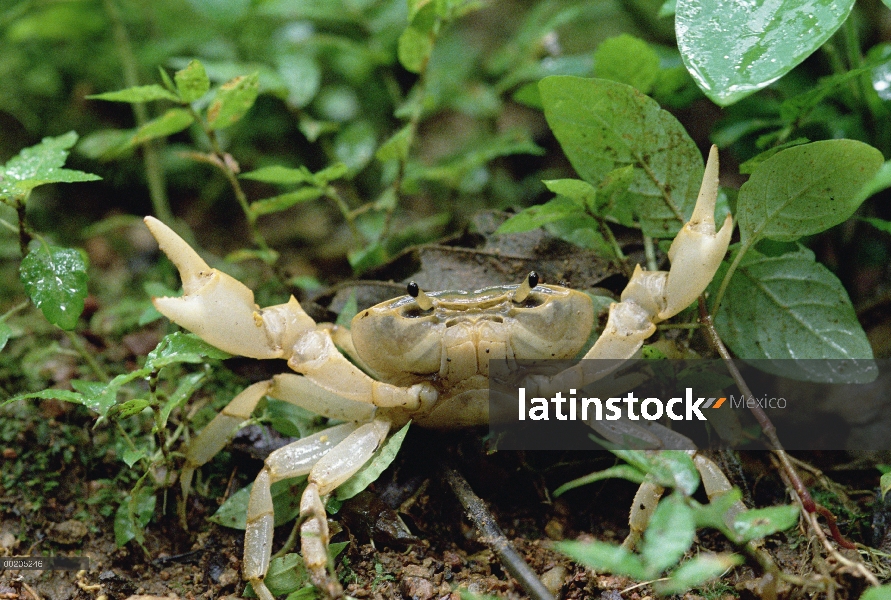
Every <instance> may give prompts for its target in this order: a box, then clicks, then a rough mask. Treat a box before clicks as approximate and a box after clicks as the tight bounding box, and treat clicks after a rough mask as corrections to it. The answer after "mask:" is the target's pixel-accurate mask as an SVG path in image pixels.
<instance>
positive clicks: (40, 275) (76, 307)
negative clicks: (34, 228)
mask: <svg viewBox="0 0 891 600" xmlns="http://www.w3.org/2000/svg"><path fill="white" fill-rule="evenodd" d="M19 278H20V279H21V282H22V285H23V286H25V290H26V291H27V292H28V296H30V297H31V300H32V301H33V302H34V304H35V306H37V308H39V309H40V310H41V312H42V313H43V315H44V316H45V317H46V320H47V321H49V322H50V323H53V324H55V325H58V326H59V327H61V328H62V329H74V326H75V325H76V324H77V320H78V318H79V317H80V314H81V313H82V312H83V310H84V299H85V298H86V297H87V264H86V262H85V261H84V258H83V256H82V255H81V254H80V252H78V251H77V250H74V249H72V248H60V247H58V246H48V245H46V244H41V243H39V242H37V241H35V242H32V244H31V250H30V252H28V255H27V256H26V257H25V258H24V259H22V264H21V266H20V267H19Z"/></svg>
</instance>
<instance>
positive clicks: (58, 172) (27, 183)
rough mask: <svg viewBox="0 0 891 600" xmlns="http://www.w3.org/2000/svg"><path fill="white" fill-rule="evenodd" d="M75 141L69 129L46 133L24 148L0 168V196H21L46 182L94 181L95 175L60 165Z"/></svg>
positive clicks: (63, 162)
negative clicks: (50, 133)
mask: <svg viewBox="0 0 891 600" xmlns="http://www.w3.org/2000/svg"><path fill="white" fill-rule="evenodd" d="M76 141H77V134H76V133H74V132H73V131H69V132H68V133H66V134H64V135H60V136H58V137H46V138H43V140H42V141H41V142H40V143H39V144H37V145H36V146H31V147H30V148H25V149H24V150H22V151H21V152H19V153H18V155H16V156H15V157H13V158H12V159H10V160H9V162H7V163H6V165H5V166H4V167H3V168H2V169H0V199H6V198H21V197H24V196H26V195H27V194H28V193H29V192H30V191H31V190H32V189H34V188H36V187H37V186H39V185H43V184H45V183H72V182H77V181H96V180H98V179H101V177H99V176H98V175H93V174H91V173H84V172H83V171H74V170H72V169H63V168H62V165H64V164H65V159H66V158H68V152H67V150H68V149H69V148H71V147H72V146H73V145H74V143H75V142H76Z"/></svg>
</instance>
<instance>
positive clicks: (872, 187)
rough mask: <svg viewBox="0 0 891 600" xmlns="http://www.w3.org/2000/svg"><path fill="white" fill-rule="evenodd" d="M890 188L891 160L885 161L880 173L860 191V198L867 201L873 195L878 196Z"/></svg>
mask: <svg viewBox="0 0 891 600" xmlns="http://www.w3.org/2000/svg"><path fill="white" fill-rule="evenodd" d="M889 187H891V160H888V161H885V162H884V163H883V164H882V166H881V168H880V169H879V172H878V173H876V174H875V176H874V177H873V178H872V181H870V182H869V183H867V184H866V185H865V186H864V187H863V189H862V190H860V196H861V197H862V198H863V199H864V200H866V199H867V198H869V197H870V196H872V195H873V194H878V193H879V192H881V191H883V190H886V189H888V188H889Z"/></svg>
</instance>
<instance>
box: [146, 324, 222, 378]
mask: <svg viewBox="0 0 891 600" xmlns="http://www.w3.org/2000/svg"><path fill="white" fill-rule="evenodd" d="M231 357H232V355H231V354H229V353H227V352H223V351H222V350H220V349H218V348H215V347H213V346H211V345H210V344H208V343H207V342H205V341H204V340H202V339H201V338H200V337H198V336H197V335H195V334H194V333H183V332H182V331H177V332H175V333H171V334H169V335H166V336H164V338H163V339H162V340H161V342H160V343H159V344H158V345H157V347H156V348H155V349H154V350H152V351H151V352H149V353H148V356H147V357H146V361H145V368H146V369H151V370H155V371H157V370H159V369H163V368H164V367H166V366H168V365H173V364H177V363H192V364H196V363H203V362H205V360H206V359H208V358H214V359H217V360H223V359H226V358H231Z"/></svg>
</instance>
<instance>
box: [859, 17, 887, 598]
mask: <svg viewBox="0 0 891 600" xmlns="http://www.w3.org/2000/svg"><path fill="white" fill-rule="evenodd" d="M884 2H885V4H888V3H889V2H891V0H884ZM888 8H891V6H889V7H888ZM860 600H891V585H880V586H879V587H871V588H869V589H868V590H866V591H865V592H863V595H862V596H860Z"/></svg>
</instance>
